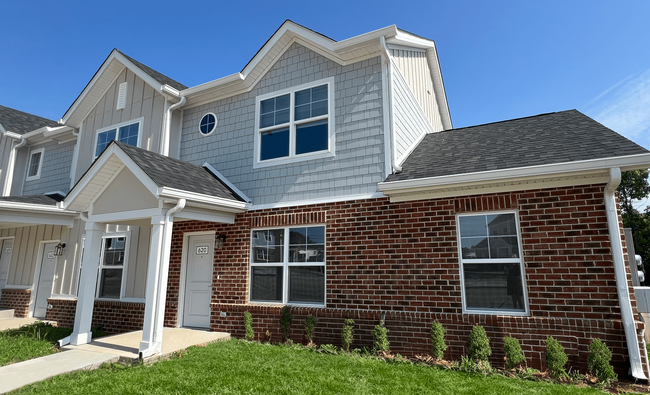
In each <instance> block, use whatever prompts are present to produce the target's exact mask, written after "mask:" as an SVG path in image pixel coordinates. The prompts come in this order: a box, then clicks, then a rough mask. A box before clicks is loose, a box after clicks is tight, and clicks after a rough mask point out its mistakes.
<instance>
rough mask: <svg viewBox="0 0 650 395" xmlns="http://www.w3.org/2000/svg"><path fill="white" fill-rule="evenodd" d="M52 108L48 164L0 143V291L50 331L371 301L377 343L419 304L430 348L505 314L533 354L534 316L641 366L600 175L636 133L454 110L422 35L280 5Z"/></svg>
mask: <svg viewBox="0 0 650 395" xmlns="http://www.w3.org/2000/svg"><path fill="white" fill-rule="evenodd" d="M252 52H253V51H252ZM0 109H2V108H0ZM7 110H9V109H7ZM3 114H4V113H0V116H4V115H3ZM59 122H60V124H58V126H56V125H48V126H47V129H43V126H40V125H38V124H35V125H33V126H29V127H26V129H24V131H23V133H22V134H23V136H24V137H25V136H28V138H27V143H25V144H26V145H25V146H26V147H30V148H29V149H30V151H29V152H31V153H32V154H30V155H31V156H32V157H37V156H38V152H39V149H42V151H40V152H41V155H42V157H41V158H42V160H43V161H47V160H48V159H47V158H48V155H49V154H48V153H49V152H52V153H55V152H58V151H56V149H58V150H59V151H65V152H66V153H67V154H66V155H63V154H62V155H61V157H60V158H61V159H60V163H59V166H60V167H57V169H58V170H59V171H58V172H56V176H54V175H52V176H51V177H52V179H50V178H49V177H42V176H41V178H42V181H40V183H38V184H36V183H34V184H30V182H32V181H33V180H32V177H33V173H34V172H35V170H33V169H32V168H31V167H30V166H31V159H29V160H28V158H27V155H28V153H27V152H25V153H23V154H22V155H23V156H20V155H19V154H16V153H15V152H22V151H20V150H21V149H22V150H24V148H19V149H18V150H13V151H11V148H9V150H8V149H6V148H5V149H4V151H3V153H2V155H3V157H2V160H3V168H5V167H4V166H5V163H9V162H11V163H15V164H14V165H13V170H12V171H11V172H10V173H11V174H12V175H13V179H14V180H17V179H20V180H21V181H20V183H21V186H20V189H11V188H14V187H11V188H10V190H11V191H12V192H13V193H11V194H4V195H5V196H4V197H3V198H1V199H0V215H1V217H0V218H1V219H0V242H3V243H4V242H6V243H11V244H12V245H13V249H12V248H9V250H10V253H9V255H7V254H5V255H0V262H3V264H5V265H6V266H7V268H8V269H7V271H8V277H7V280H6V284H2V283H0V288H2V296H1V298H0V307H8V308H14V309H15V314H16V315H23V316H24V315H33V316H37V317H45V318H47V319H51V320H55V321H57V322H58V324H59V325H62V326H69V327H73V328H74V331H73V334H72V336H71V337H70V338H69V339H64V340H63V342H64V343H65V342H70V343H72V344H73V345H75V344H83V343H86V342H88V341H90V339H91V334H90V333H91V331H90V328H91V326H93V325H101V326H103V327H104V328H105V329H106V330H107V331H108V332H111V333H117V332H124V331H130V330H140V329H143V337H142V341H141V343H140V345H139V349H140V353H141V356H142V357H143V358H146V357H148V356H150V355H153V354H156V353H159V352H160V349H161V343H162V336H161V335H162V328H163V327H164V326H172V327H177V326H184V327H194V328H207V329H210V330H215V331H224V332H229V333H231V334H232V335H234V336H238V337H243V335H244V325H243V312H244V311H249V312H251V313H252V314H253V326H254V329H255V332H256V338H257V339H259V340H274V341H275V340H278V339H279V338H280V334H279V319H278V318H279V313H280V309H281V308H282V307H283V306H285V305H289V306H291V308H292V314H293V316H294V321H293V322H294V324H293V327H292V337H293V339H294V340H296V341H300V340H301V339H302V336H303V335H302V329H301V328H302V323H303V322H304V319H305V318H306V317H307V316H308V315H310V314H311V315H315V316H316V317H317V324H316V341H317V342H318V343H338V342H339V338H340V327H341V325H342V323H343V321H344V320H345V319H346V318H353V319H354V320H355V322H356V325H357V327H356V331H355V333H356V336H357V338H356V339H355V343H356V344H359V345H369V344H371V341H372V338H371V334H370V332H371V329H372V327H373V326H374V325H375V324H377V323H378V322H379V320H380V319H383V320H385V323H386V326H387V327H388V328H389V330H390V332H389V338H390V340H391V346H392V348H393V350H394V351H396V352H400V353H404V354H418V353H427V352H428V351H429V348H430V346H429V344H428V336H429V335H428V331H429V328H430V325H431V321H432V320H438V321H440V322H441V323H443V325H445V327H446V328H447V333H448V342H449V349H448V357H450V358H455V359H458V358H460V356H461V355H464V354H466V352H467V349H466V348H467V345H466V341H467V337H468V335H469V332H470V331H471V329H472V326H473V325H483V326H484V327H485V328H486V331H487V333H488V335H489V337H490V340H491V341H492V344H493V346H494V347H493V348H494V350H495V353H494V356H493V358H494V361H495V362H496V361H498V360H499V359H500V358H502V357H503V355H502V353H501V351H500V350H501V346H500V345H501V342H502V338H503V336H505V335H510V336H514V337H516V338H518V339H519V340H520V341H521V342H522V347H523V348H524V351H525V353H526V356H527V357H528V358H529V362H530V363H529V366H534V367H538V368H542V367H543V365H544V362H543V360H544V358H543V341H544V339H545V338H546V336H548V335H553V336H555V337H556V338H557V339H558V340H560V341H561V342H562V344H563V345H564V347H565V348H566V349H567V353H568V355H569V359H570V364H571V365H572V366H573V367H574V368H578V369H580V370H582V371H585V370H586V352H587V350H588V345H589V343H590V341H591V339H593V338H601V339H603V340H605V341H606V342H607V344H608V345H609V346H610V347H611V348H612V351H613V354H614V357H613V362H614V364H615V368H616V370H617V372H618V373H619V374H627V373H628V370H630V372H631V375H632V376H634V377H637V378H645V377H646V374H647V372H648V364H647V356H646V353H645V345H644V342H643V336H642V331H643V328H644V326H643V323H642V322H640V321H639V320H638V318H637V317H638V312H637V310H636V301H635V296H634V292H633V288H632V282H631V279H630V271H629V268H628V267H627V265H626V264H625V254H626V252H625V245H624V243H623V241H622V239H621V233H622V229H621V220H620V215H619V214H620V213H619V212H618V211H617V207H616V200H615V199H616V198H615V191H616V187H617V185H618V182H620V173H621V171H626V170H632V169H640V168H648V167H650V152H648V150H646V149H644V148H643V147H640V146H638V145H636V144H634V143H633V142H631V141H629V140H627V139H626V138H624V137H622V136H620V135H618V134H616V133H615V132H613V131H611V130H610V129H608V128H606V127H604V126H603V125H601V124H599V123H597V122H596V121H594V120H592V119H590V118H588V117H587V116H585V115H583V114H581V113H579V112H578V111H575V110H571V111H563V112H557V113H551V114H543V115H538V116H534V117H528V118H521V119H515V120H509V121H503V122H497V123H493V124H487V125H479V126H474V127H469V128H460V129H453V127H452V124H451V117H450V114H449V109H448V106H447V102H446V96H445V91H444V86H443V83H442V76H441V71H440V67H439V63H438V59H437V53H436V49H435V45H434V43H433V42H432V41H430V40H427V39H423V38H421V37H419V36H416V35H414V34H411V33H408V32H406V31H404V30H400V29H398V28H396V27H395V26H390V27H387V28H384V29H380V30H377V31H374V32H370V33H366V34H363V35H361V36H357V37H353V38H350V39H347V40H343V41H338V42H337V41H334V40H332V39H330V38H328V37H325V36H323V35H321V34H318V33H316V32H313V31H311V30H309V29H307V28H305V27H303V26H300V25H297V24H295V23H293V22H291V21H287V22H285V23H284V24H283V25H282V26H281V27H280V28H279V29H278V30H277V31H276V32H275V34H274V35H273V36H272V37H271V38H270V39H269V40H268V41H267V42H266V44H265V45H264V46H263V47H262V48H261V49H260V50H259V51H258V52H257V53H256V55H255V56H254V57H253V59H251V61H250V62H249V63H248V64H247V65H246V66H245V67H244V69H243V70H242V71H241V72H239V73H235V74H233V75H231V76H226V77H223V78H220V79H217V80H214V81H211V82H208V83H205V84H202V85H199V86H195V87H190V88H188V87H185V86H184V85H182V84H180V83H178V82H176V81H173V80H171V79H170V78H168V77H165V76H164V75H162V74H160V73H158V72H156V71H155V70H153V69H151V68H149V67H147V66H145V65H143V64H141V63H139V62H137V61H135V60H134V59H132V58H130V57H128V56H126V55H124V54H122V53H121V52H119V51H118V50H113V51H112V52H111V54H110V55H109V57H108V58H107V59H106V60H105V62H104V63H103V64H102V66H101V67H100V69H99V70H98V71H97V73H96V74H95V75H94V77H93V78H92V80H91V81H90V82H89V83H88V85H87V86H86V88H85V89H84V90H83V92H82V93H81V94H80V95H79V97H78V98H77V100H75V102H74V103H73V104H72V106H71V107H70V109H69V110H68V111H67V112H66V113H65V114H64V116H63V118H62V119H61V121H59ZM0 124H2V125H4V121H3V118H0ZM39 128H40V129H39ZM16 133H18V132H16ZM3 134H4V136H3V140H2V141H1V143H2V144H4V145H0V148H2V147H4V146H7V144H13V145H10V147H13V146H16V145H18V144H21V143H19V142H18V140H20V138H18V137H16V136H14V135H10V137H7V133H5V132H4V130H3ZM11 136H13V137H11ZM24 137H23V140H24ZM7 139H13V140H16V141H13V140H12V142H11V143H8V142H7V141H8V140H7ZM29 139H32V140H29ZM21 147H22V146H21ZM50 147H51V148H50ZM55 147H56V148H55ZM9 151H11V152H14V153H13V154H10V155H9V154H7V152H9ZM10 157H11V159H9V158H10ZM17 158H22V159H17ZM39 160H41V159H39ZM12 161H13V162H12ZM34 162H37V160H36V159H34ZM44 163H47V162H44ZM39 166H41V167H42V168H43V172H42V174H46V173H45V168H46V167H45V166H44V165H39ZM52 166H54V165H52ZM62 173H65V179H63V175H62ZM30 174H31V175H30ZM48 174H49V173H48ZM2 176H3V177H4V178H7V177H8V175H7V174H5V173H3V174H2ZM5 184H6V182H5ZM15 185H18V184H17V183H16V182H14V186H15ZM55 187H56V188H55ZM16 188H17V187H16ZM57 191H59V192H60V194H53V193H52V192H57ZM43 194H47V195H45V196H44V195H43ZM9 195H10V196H9ZM64 244H65V246H64ZM10 247H11V246H10ZM3 251H4V249H3ZM11 251H13V252H11ZM5 262H6V263H5ZM267 331H268V333H270V339H269V337H268V336H267V335H266V333H267Z"/></svg>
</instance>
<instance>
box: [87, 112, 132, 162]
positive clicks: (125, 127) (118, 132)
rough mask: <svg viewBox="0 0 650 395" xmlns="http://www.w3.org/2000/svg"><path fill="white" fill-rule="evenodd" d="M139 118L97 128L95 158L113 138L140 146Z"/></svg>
mask: <svg viewBox="0 0 650 395" xmlns="http://www.w3.org/2000/svg"><path fill="white" fill-rule="evenodd" d="M143 120H144V118H139V119H137V120H134V121H127V122H122V123H118V124H116V125H112V126H109V127H107V128H103V129H99V130H97V135H96V137H95V158H97V157H98V156H99V155H100V154H101V153H102V152H103V151H104V149H105V148H106V147H108V145H109V144H110V143H111V141H113V140H117V141H120V142H122V143H126V144H129V145H132V146H134V147H139V146H140V140H141V137H142V136H141V135H142V133H141V130H142V121H143Z"/></svg>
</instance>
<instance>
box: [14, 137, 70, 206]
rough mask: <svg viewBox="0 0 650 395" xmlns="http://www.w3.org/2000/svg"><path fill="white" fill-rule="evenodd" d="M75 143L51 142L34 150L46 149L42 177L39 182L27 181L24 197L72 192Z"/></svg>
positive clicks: (24, 186)
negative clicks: (71, 177) (71, 172)
mask: <svg viewBox="0 0 650 395" xmlns="http://www.w3.org/2000/svg"><path fill="white" fill-rule="evenodd" d="M74 145H75V141H70V142H67V143H64V144H59V143H58V142H57V141H51V142H49V143H46V144H43V145H37V146H35V147H34V148H35V149H37V148H44V149H45V150H44V151H43V164H42V167H41V176H40V178H38V179H37V180H31V181H25V183H24V184H23V195H38V194H42V193H46V192H54V191H61V192H63V193H67V192H68V190H70V167H71V166H72V156H73V152H74Z"/></svg>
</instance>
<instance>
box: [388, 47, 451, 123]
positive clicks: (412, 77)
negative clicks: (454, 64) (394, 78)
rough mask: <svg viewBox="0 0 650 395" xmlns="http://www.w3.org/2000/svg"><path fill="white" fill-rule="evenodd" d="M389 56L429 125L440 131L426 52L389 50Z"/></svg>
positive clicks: (436, 104) (439, 121) (438, 112)
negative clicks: (409, 88)
mask: <svg viewBox="0 0 650 395" xmlns="http://www.w3.org/2000/svg"><path fill="white" fill-rule="evenodd" d="M391 55H392V57H393V61H394V62H395V64H397V66H398V67H399V70H400V72H401V73H402V75H403V76H404V79H405V80H406V82H407V83H408V85H409V86H410V87H411V90H412V92H413V95H414V96H415V98H416V99H417V102H418V103H419V105H420V107H421V108H422V110H423V111H424V113H425V114H426V117H427V118H428V119H429V122H430V123H431V125H433V127H434V128H435V130H436V131H440V130H442V129H443V127H442V120H441V118H440V111H439V109H438V103H437V101H436V95H435V91H434V90H433V81H432V80H431V69H429V63H428V62H427V55H426V52H424V51H418V50H406V49H391Z"/></svg>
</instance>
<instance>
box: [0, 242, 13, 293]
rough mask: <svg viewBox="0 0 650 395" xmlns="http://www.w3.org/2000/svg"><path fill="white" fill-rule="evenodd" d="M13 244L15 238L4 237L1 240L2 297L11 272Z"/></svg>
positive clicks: (0, 290) (0, 291) (0, 273)
mask: <svg viewBox="0 0 650 395" xmlns="http://www.w3.org/2000/svg"><path fill="white" fill-rule="evenodd" d="M13 245H14V239H4V240H2V242H0V297H2V288H4V287H5V285H7V275H8V274H9V262H10V261H11V250H12V249H13Z"/></svg>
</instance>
